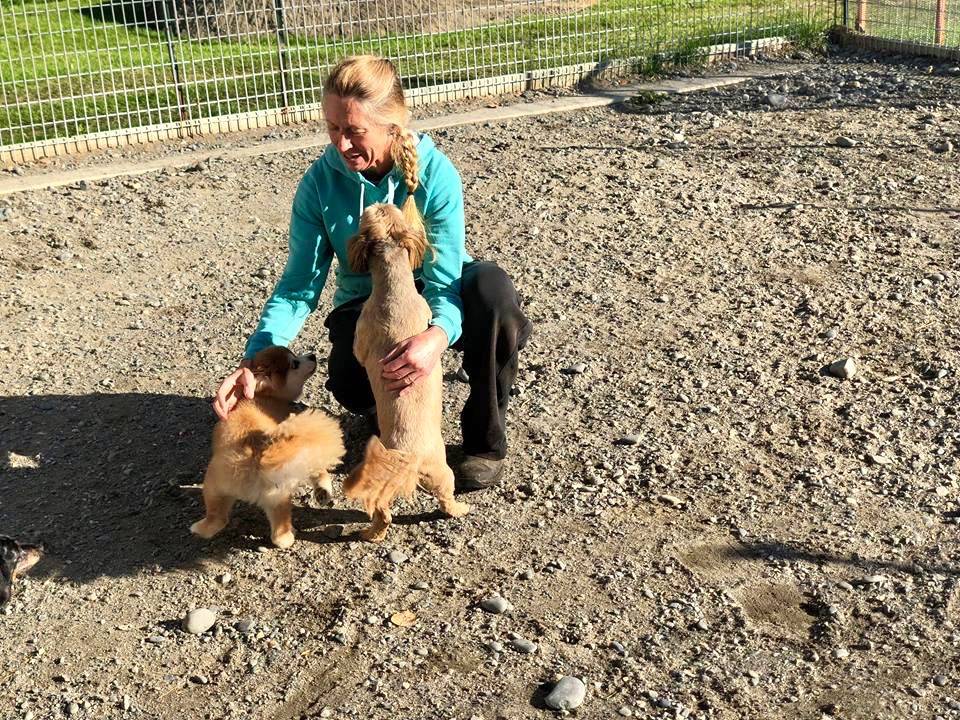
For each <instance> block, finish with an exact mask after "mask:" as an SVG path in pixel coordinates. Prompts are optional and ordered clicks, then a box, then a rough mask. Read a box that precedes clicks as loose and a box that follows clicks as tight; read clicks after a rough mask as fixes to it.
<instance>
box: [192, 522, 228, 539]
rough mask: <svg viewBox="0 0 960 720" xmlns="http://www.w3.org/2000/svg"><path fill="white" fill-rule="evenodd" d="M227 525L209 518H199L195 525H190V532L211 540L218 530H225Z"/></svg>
mask: <svg viewBox="0 0 960 720" xmlns="http://www.w3.org/2000/svg"><path fill="white" fill-rule="evenodd" d="M224 527H225V526H224V525H223V523H215V522H210V521H209V520H206V519H203V520H198V521H197V522H195V523H194V524H193V525H191V526H190V532H192V533H193V534H194V535H197V536H198V537H202V538H203V539H204V540H209V539H210V538H212V537H213V536H214V535H216V534H217V533H218V532H220V531H221V530H223V528H224Z"/></svg>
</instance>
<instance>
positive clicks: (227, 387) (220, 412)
mask: <svg viewBox="0 0 960 720" xmlns="http://www.w3.org/2000/svg"><path fill="white" fill-rule="evenodd" d="M256 389H257V380H256V378H254V377H253V373H252V372H250V363H249V362H248V361H247V360H244V361H243V362H241V363H240V367H238V368H237V369H236V370H234V371H233V372H232V373H230V374H229V375H227V377H225V378H224V379H223V382H222V383H220V389H219V390H217V396H216V397H215V398H214V399H213V411H214V412H215V413H216V414H217V417H219V418H220V419H221V420H226V419H227V415H229V414H230V411H231V410H233V408H235V407H236V406H237V403H238V402H240V400H241V399H243V398H247V399H248V400H253V394H254V391H255V390H256Z"/></svg>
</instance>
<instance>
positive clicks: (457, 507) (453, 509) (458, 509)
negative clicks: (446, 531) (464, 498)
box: [443, 501, 472, 517]
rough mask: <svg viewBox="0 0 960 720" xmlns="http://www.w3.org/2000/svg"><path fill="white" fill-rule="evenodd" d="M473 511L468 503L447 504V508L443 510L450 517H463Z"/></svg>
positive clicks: (455, 502)
mask: <svg viewBox="0 0 960 720" xmlns="http://www.w3.org/2000/svg"><path fill="white" fill-rule="evenodd" d="M471 509H472V508H471V506H470V505H468V504H467V503H463V502H458V501H454V502H452V503H447V506H446V507H444V508H443V511H444V512H445V513H446V514H447V515H449V516H450V517H461V516H463V515H466V514H467V513H468V512H470V510H471Z"/></svg>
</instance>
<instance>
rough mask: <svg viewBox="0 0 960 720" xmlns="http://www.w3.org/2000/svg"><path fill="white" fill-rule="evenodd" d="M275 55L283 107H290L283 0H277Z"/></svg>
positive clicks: (285, 21) (285, 20)
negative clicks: (277, 59)
mask: <svg viewBox="0 0 960 720" xmlns="http://www.w3.org/2000/svg"><path fill="white" fill-rule="evenodd" d="M275 10H276V13H277V57H278V58H279V60H280V92H281V93H282V102H283V109H284V110H286V109H287V108H288V107H290V102H289V99H288V98H287V65H288V64H289V62H288V59H287V19H286V12H285V8H284V6H283V0H277V4H276V7H275Z"/></svg>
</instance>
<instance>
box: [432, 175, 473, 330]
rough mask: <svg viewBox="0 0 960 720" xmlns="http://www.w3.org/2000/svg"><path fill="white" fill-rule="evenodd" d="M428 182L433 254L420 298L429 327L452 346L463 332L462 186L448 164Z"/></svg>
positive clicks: (463, 242)
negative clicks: (442, 334) (425, 306)
mask: <svg viewBox="0 0 960 720" xmlns="http://www.w3.org/2000/svg"><path fill="white" fill-rule="evenodd" d="M439 170H440V171H439V172H438V173H437V176H436V177H434V178H431V183H430V185H431V190H432V192H431V193H430V196H429V198H428V203H427V207H426V208H425V212H424V221H425V223H426V226H427V239H428V240H429V241H430V245H431V247H432V249H433V252H430V253H428V254H427V259H426V261H425V262H424V264H423V272H422V275H421V278H422V279H423V297H424V299H425V300H426V301H427V304H429V305H430V310H431V312H432V315H433V317H432V319H431V320H430V324H431V325H438V326H439V327H441V328H442V329H443V331H444V332H445V333H446V334H447V342H448V344H449V345H453V344H454V343H455V342H456V341H457V340H458V339H459V338H460V335H461V333H462V332H463V302H462V301H461V299H460V277H461V275H462V274H463V262H464V259H465V257H466V249H465V242H466V241H465V237H466V230H465V227H464V219H463V183H462V182H461V181H460V176H459V175H458V174H457V171H456V170H455V169H454V168H453V165H452V164H451V163H450V162H449V161H447V162H445V163H443V164H442V166H441V168H440V169H439Z"/></svg>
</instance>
